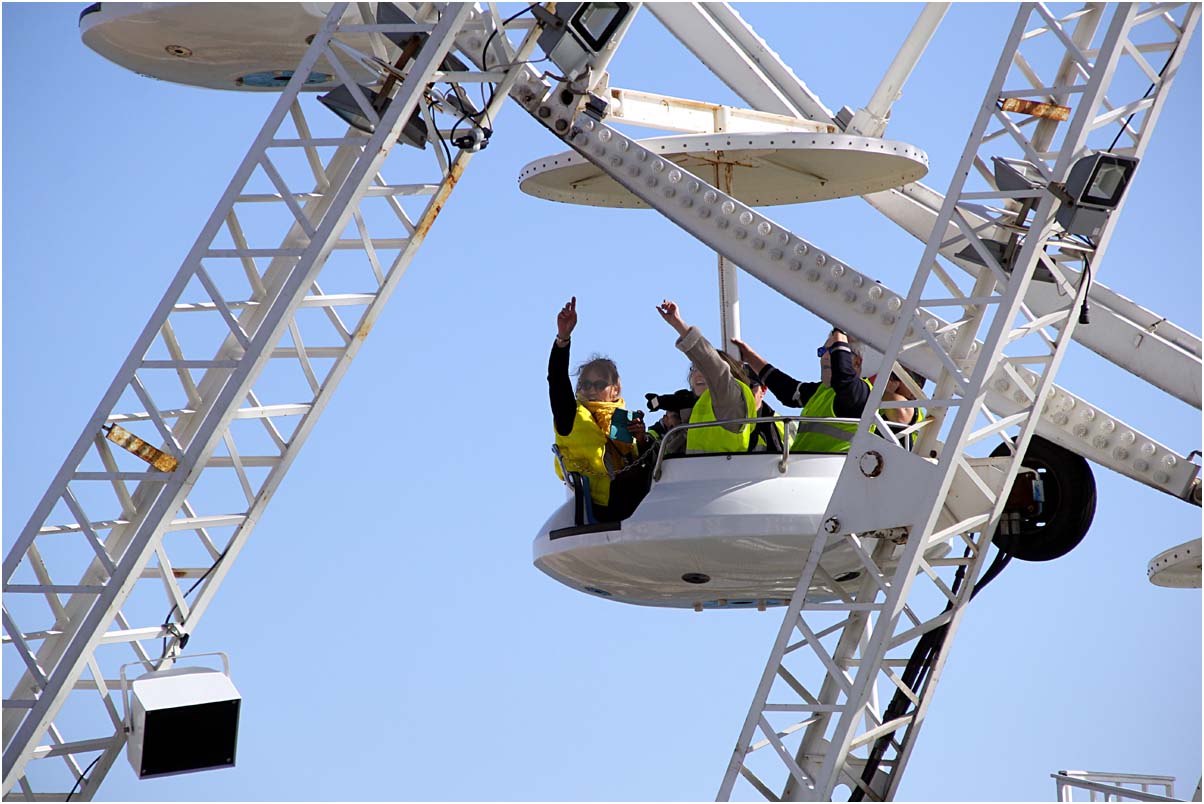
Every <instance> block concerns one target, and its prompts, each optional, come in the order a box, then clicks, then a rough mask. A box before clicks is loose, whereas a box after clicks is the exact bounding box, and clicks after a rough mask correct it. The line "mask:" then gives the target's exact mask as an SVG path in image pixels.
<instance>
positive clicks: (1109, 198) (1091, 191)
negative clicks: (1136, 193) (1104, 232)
mask: <svg viewBox="0 0 1204 804" xmlns="http://www.w3.org/2000/svg"><path fill="white" fill-rule="evenodd" d="M1138 161H1139V160H1138V159H1136V158H1135V157H1132V156H1116V155H1115V154H1109V153H1098V154H1091V155H1090V156H1084V157H1083V158H1082V159H1080V160H1079V161H1077V162H1075V163H1074V166H1073V167H1071V168H1070V175H1069V176H1067V177H1066V193H1067V194H1068V195H1069V196H1070V197H1071V198H1072V199H1073V200H1074V204H1075V206H1079V207H1086V208H1088V209H1116V208H1117V207H1118V206H1119V205H1120V199H1121V198H1123V197H1124V194H1125V190H1126V189H1128V187H1129V181H1130V180H1131V179H1132V178H1133V174H1134V173H1135V172H1136V171H1137V163H1138Z"/></svg>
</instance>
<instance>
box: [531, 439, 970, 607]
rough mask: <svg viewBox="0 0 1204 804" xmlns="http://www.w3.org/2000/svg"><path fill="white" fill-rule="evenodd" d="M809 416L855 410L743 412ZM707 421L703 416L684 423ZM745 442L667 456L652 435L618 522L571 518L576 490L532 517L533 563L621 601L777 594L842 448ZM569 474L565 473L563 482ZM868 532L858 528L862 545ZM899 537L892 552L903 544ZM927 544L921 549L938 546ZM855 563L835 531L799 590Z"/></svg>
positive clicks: (848, 574) (825, 594) (687, 602)
mask: <svg viewBox="0 0 1204 804" xmlns="http://www.w3.org/2000/svg"><path fill="white" fill-rule="evenodd" d="M733 421H742V422H764V421H785V422H799V423H800V426H801V427H803V428H806V427H807V426H808V425H809V424H810V425H812V426H814V425H815V424H823V425H826V424H830V423H834V422H836V423H852V424H855V423H856V420H855V419H815V418H807V417H801V416H788V417H777V418H776V419H768V418H762V419H742V420H733ZM704 426H714V424H713V423H707V424H695V425H689V424H686V425H682V426H681V427H680V428H677V430H681V429H689V428H691V427H704ZM791 440H792V439H791V438H786V439H785V441H786V444H787V447H786V449H784V450H783V452H782V454H777V453H766V452H752V453H735V454H706V455H678V456H669V455H666V454H665V452H664V448H665V441H668V438H667V437H666V439H664V440H662V442H661V444H660V446H659V448H658V449H659V452H658V455H657V464H656V470H655V471H654V474H653V477H654V480H653V484H652V489H651V491H649V493H648V496H647V497H645V498H644V500H643V502H641V503H640V506H639V508H637V509H636V511H635V513H634V514H633V515H632V516H631V517H630V518H628V519H625V520H624V521H623V522H621V523H586V524H578V523H577V521H576V519H577V508H578V505H577V500H576V496H577V493H576V492H574V490H573V489H572V488H571V487H569V498H568V500H567V501H566V502H565V503H564V504H563V505H561V506H560V507H559V508H558V509H556V511H554V512H553V513H552V515H551V516H550V517H549V518H548V520H547V521H546V522H545V523H544V525H543V527H542V528H541V529H540V532H539V535H538V536H536V538H535V543H534V549H533V552H534V560H535V566H536V567H538V568H539V569H540V570H542V571H543V572H545V573H547V574H548V575H550V576H551V577H553V578H555V579H556V580H558V581H560V582H561V583H563V584H565V585H566V586H570V587H572V588H574V589H577V590H580V591H583V592H586V593H589V594H592V595H595V596H599V597H604V598H607V599H610V600H617V601H621V602H623V603H634V604H636V605H641V606H664V607H673V608H693V609H695V610H701V609H708V608H758V609H763V608H765V607H768V606H780V605H784V604H786V603H787V602H789V600H790V596H791V594H792V593H793V592H794V589H795V587H796V586H797V585H798V581H799V576H800V575H801V574H802V570H803V566H804V564H805V562H806V560H807V555H808V552H809V551H810V549H811V545H812V544H813V542H814V541H815V536H816V533H817V532H818V531H819V527H820V523H821V520H822V517H823V514H824V511H825V510H826V508H827V506H828V500H829V499H830V498H831V496H832V491H833V489H834V488H835V487H836V480H837V478H838V477H839V475H840V471H841V468H842V467H843V465H844V462H845V455H843V454H828V453H824V454H816V453H795V454H791V453H790V451H789V442H790V441H791ZM566 486H567V484H566ZM877 542H878V540H877V539H874V538H867V539H865V540H864V545H865V548H866V550H867V552H870V551H872V550H873V549H874V547H875V546H876V544H877ZM902 549H903V548H902V545H898V546H897V547H896V552H899V553H901V552H902ZM948 549H949V548H948V545H947V544H946V543H938V544H936V545H934V546H933V547H932V548H930V549H929V550H928V551H927V553H926V556H927V557H928V558H929V559H935V558H940V557H942V556H944V555H945V554H946V553H947V552H948ZM865 569H866V568H865V566H864V564H863V562H862V560H861V558H860V557H859V556H858V554H857V553H856V552H855V551H854V550H853V549H851V548H849V547H848V546H847V542H845V541H844V540H839V541H834V542H833V545H832V547H831V549H830V550H829V552H827V553H825V555H824V558H823V560H822V561H821V563H820V570H819V571H818V572H817V573H816V575H815V583H814V584H813V585H812V587H811V588H810V590H809V595H808V596H809V599H812V600H816V601H822V600H832V599H836V598H838V597H840V596H842V595H843V594H851V593H853V592H855V591H856V588H857V586H858V585H859V583H861V582H862V579H861V575H862V573H863V572H864V571H865Z"/></svg>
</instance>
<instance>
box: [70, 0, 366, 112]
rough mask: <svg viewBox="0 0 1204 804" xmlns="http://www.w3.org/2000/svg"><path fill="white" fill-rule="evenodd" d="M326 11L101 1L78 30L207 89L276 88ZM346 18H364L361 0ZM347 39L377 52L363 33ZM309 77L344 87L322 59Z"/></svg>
mask: <svg viewBox="0 0 1204 804" xmlns="http://www.w3.org/2000/svg"><path fill="white" fill-rule="evenodd" d="M96 6H99V8H96ZM329 11H330V4H327V3H98V4H95V6H92V7H89V9H86V10H85V11H84V13H83V14H81V15H80V20H79V28H80V36H81V37H82V38H83V41H84V44H85V45H87V46H88V47H90V48H92V49H93V50H95V51H96V52H97V53H99V54H100V55H101V56H104V57H105V58H106V59H108V60H109V61H112V62H114V63H115V64H118V65H120V66H121V67H124V68H126V69H127V70H132V71H133V72H136V73H139V74H140V75H146V76H150V77H151V78H158V79H161V80H163V81H171V82H174V83H177V84H188V85H190V86H197V87H208V88H210V89H231V90H240V91H249V92H272V91H279V90H280V89H281V88H283V87H284V85H285V84H286V83H288V77H289V76H290V75H291V74H292V70H293V69H294V68H295V67H296V66H297V64H298V62H300V61H301V57H302V56H303V55H304V54H305V51H306V49H308V47H309V44H308V43H307V42H306V41H305V40H306V39H307V38H308V37H310V36H312V35H313V34H316V33H317V32H318V29H319V28H321V27H322V22H323V20H324V19H325V18H326V14H327V12H329ZM345 19H346V20H347V21H348V22H355V23H358V22H360V17H359V10H358V7H357V6H356V4H354V3H352V4H351V5H350V6H348V10H347V12H346V17H345ZM342 38H343V39H345V40H346V41H347V42H348V43H349V44H351V45H352V46H353V47H355V48H356V49H358V50H360V51H361V52H365V53H371V52H372V51H371V48H370V46H369V44H368V40H367V38H366V34H351V35H348V36H344V37H342ZM357 38H358V39H362V41H357ZM341 61H342V64H343V65H344V66H345V67H346V68H347V70H348V72H350V73H351V75H352V77H353V78H354V79H355V80H357V81H359V82H360V83H369V82H371V81H373V80H375V76H374V74H373V73H370V72H369V71H368V70H366V69H364V68H363V67H361V66H359V65H358V64H357V63H356V62H355V61H353V60H352V59H351V58H345V59H342V60H341ZM311 77H312V78H313V79H314V82H313V83H312V84H310V85H309V86H308V88H309V89H313V90H326V89H330V88H332V87H334V86H337V85H338V84H339V79H338V77H337V75H336V74H335V71H334V68H333V67H332V66H331V65H330V64H329V63H328V62H327V61H326V59H325V58H322V59H319V60H318V63H317V64H316V65H314V69H313V70H312V71H311ZM323 79H324V80H323Z"/></svg>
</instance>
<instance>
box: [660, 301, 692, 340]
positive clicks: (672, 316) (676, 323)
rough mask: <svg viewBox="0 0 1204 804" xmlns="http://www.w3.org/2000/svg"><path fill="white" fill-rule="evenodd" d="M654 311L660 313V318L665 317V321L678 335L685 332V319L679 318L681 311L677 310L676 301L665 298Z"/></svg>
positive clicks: (686, 327) (686, 328)
mask: <svg viewBox="0 0 1204 804" xmlns="http://www.w3.org/2000/svg"><path fill="white" fill-rule="evenodd" d="M656 311H657V312H658V313H660V316H661V318H663V319H665V322H666V323H667V324H668V325H669V326H671V327H673V329H675V330H677V334H678V335H685V334H686V330H688V329H689V327H688V326H687V325H686V322H685V321H682V320H681V312H680V311H679V310H678V307H677V302H671V301H669V300H668V299H665V300H664V301H662V302H661V303H660V304H658V305H657V306H656Z"/></svg>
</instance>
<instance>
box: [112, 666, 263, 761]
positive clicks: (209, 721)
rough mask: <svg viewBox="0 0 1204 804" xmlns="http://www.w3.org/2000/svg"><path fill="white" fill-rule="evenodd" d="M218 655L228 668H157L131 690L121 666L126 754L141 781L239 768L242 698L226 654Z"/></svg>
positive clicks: (139, 678) (136, 682)
mask: <svg viewBox="0 0 1204 804" xmlns="http://www.w3.org/2000/svg"><path fill="white" fill-rule="evenodd" d="M197 655H198V656H199V655H206V654H197ZM218 655H220V656H221V657H222V660H223V664H224V665H225V671H224V672H223V671H221V670H215V669H213V668H210V667H173V668H171V669H169V670H153V671H151V672H149V673H145V674H143V675H142V676H139V677H138V678H136V679H134V680H133V682H132V683H130V685H129V688H128V689H125V686H126V685H125V667H122V668H121V680H122V687H123V690H124V696H125V705H126V731H127V744H126V756H127V758H128V759H129V761H130V764H131V765H132V766H133V768H134V773H136V774H137V776H138V778H139V779H149V778H152V777H156V776H172V775H175V774H178V773H190V772H192V771H201V770H215V769H217V768H231V767H234V759H235V753H236V748H237V745H238V716H239V710H240V709H241V705H242V696H241V695H239V694H238V690H236V689H235V688H234V684H233V682H231V681H230V676H229V664H228V662H227V660H226V656H225V654H218ZM182 658H185V657H177V659H182ZM189 658H195V656H193V657H189ZM135 664H138V663H135ZM126 666H127V667H128V666H129V665H126ZM131 699H132V700H131Z"/></svg>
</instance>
